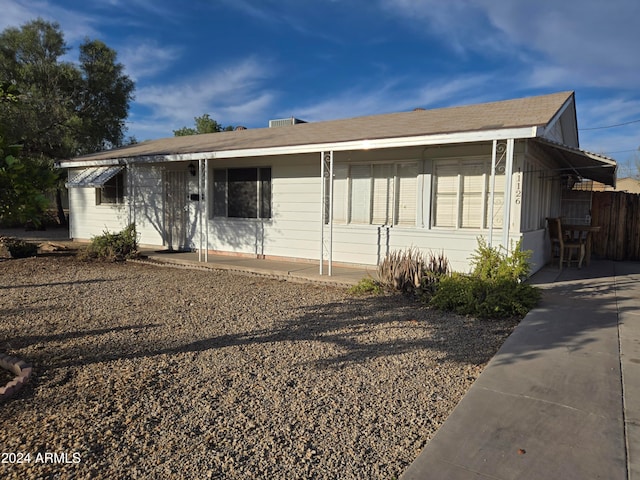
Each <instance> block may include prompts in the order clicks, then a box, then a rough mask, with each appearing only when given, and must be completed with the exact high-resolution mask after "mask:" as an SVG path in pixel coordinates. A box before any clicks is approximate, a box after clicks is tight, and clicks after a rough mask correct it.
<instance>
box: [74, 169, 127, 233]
mask: <svg viewBox="0 0 640 480" xmlns="http://www.w3.org/2000/svg"><path fill="white" fill-rule="evenodd" d="M80 171H81V169H71V170H70V171H69V178H73V177H74V176H75V175H76V174H77V173H79V172H80ZM128 199H129V196H126V197H125V199H124V203H123V204H118V205H96V192H95V188H69V211H70V214H69V236H70V237H71V238H73V239H77V240H89V239H91V238H92V237H94V236H96V235H101V234H102V233H103V232H104V231H106V230H108V231H110V232H113V231H120V230H122V228H123V226H126V225H127V224H128V219H129V208H128V206H127V201H128Z"/></svg>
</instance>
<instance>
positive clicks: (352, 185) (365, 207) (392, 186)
mask: <svg viewBox="0 0 640 480" xmlns="http://www.w3.org/2000/svg"><path fill="white" fill-rule="evenodd" d="M417 176H418V165H417V163H376V164H367V165H336V166H335V167H334V185H333V192H334V205H333V220H334V222H336V223H351V224H365V225H404V226H415V224H416V213H417V207H416V204H417Z"/></svg>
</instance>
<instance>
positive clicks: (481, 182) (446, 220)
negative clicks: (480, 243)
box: [433, 159, 504, 229]
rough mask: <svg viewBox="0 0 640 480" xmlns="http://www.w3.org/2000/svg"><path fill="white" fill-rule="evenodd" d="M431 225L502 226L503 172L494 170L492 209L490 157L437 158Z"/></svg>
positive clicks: (454, 226)
mask: <svg viewBox="0 0 640 480" xmlns="http://www.w3.org/2000/svg"><path fill="white" fill-rule="evenodd" d="M433 189H434V203H433V209H434V212H433V226H434V227H446V228H469V229H482V228H487V227H488V226H489V225H490V223H491V222H490V219H491V213H493V226H494V227H501V226H502V218H503V205H502V204H503V198H504V173H502V174H498V173H496V176H495V182H494V192H495V193H494V198H493V211H492V209H491V205H490V203H491V160H490V159H468V160H457V159H456V160H453V159H447V160H436V161H435V162H434V169H433Z"/></svg>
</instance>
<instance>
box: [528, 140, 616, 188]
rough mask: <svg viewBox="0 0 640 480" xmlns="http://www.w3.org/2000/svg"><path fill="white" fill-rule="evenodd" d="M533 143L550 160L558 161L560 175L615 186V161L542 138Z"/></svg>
mask: <svg viewBox="0 0 640 480" xmlns="http://www.w3.org/2000/svg"><path fill="white" fill-rule="evenodd" d="M535 141H536V142H537V143H538V145H540V146H541V147H542V149H543V150H544V151H545V152H546V153H547V154H548V155H549V156H550V157H551V158H555V159H557V160H558V161H559V163H560V165H561V170H562V173H566V174H577V175H579V176H581V177H582V178H588V179H589V180H595V181H596V182H600V183H604V184H605V185H611V186H612V187H615V186H616V168H617V164H616V161H615V160H613V159H611V158H609V157H605V156H603V155H597V154H595V153H590V152H586V151H584V150H580V149H579V148H573V147H569V146H567V145H562V144H560V143H556V142H552V141H550V140H546V139H544V138H536V139H535Z"/></svg>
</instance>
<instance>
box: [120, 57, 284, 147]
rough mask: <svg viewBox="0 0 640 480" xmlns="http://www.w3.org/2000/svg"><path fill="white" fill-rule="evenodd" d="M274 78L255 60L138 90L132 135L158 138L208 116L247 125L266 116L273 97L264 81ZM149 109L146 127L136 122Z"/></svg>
mask: <svg viewBox="0 0 640 480" xmlns="http://www.w3.org/2000/svg"><path fill="white" fill-rule="evenodd" d="M270 74H271V72H270V70H269V69H268V68H267V67H265V65H264V63H263V62H258V61H257V60H256V59H255V58H247V59H245V60H244V61H241V62H238V63H235V64H233V65H228V66H226V67H222V68H221V67H216V68H215V69H212V70H211V71H207V72H204V73H200V74H198V75H197V76H194V77H189V78H185V79H182V80H179V81H176V82H173V83H171V84H163V85H152V86H147V87H142V88H139V89H138V91H137V93H136V101H135V105H134V108H133V109H132V116H131V119H132V125H131V126H130V130H131V133H133V134H134V135H135V136H137V137H140V138H146V137H145V135H143V134H141V133H139V132H141V131H142V132H144V131H146V132H147V134H152V135H155V136H157V135H158V133H160V132H162V131H164V132H166V133H165V134H166V135H170V132H171V131H172V130H175V129H177V128H180V127H182V126H191V125H193V119H194V117H197V116H200V115H202V114H204V113H209V114H210V115H211V117H212V118H214V119H216V120H217V121H219V122H220V123H222V124H231V123H234V124H235V123H241V124H245V125H246V124H247V122H248V120H250V121H253V120H254V119H255V118H256V117H262V116H264V111H265V110H266V109H267V108H268V107H269V106H270V105H271V103H272V101H273V99H274V96H273V94H272V93H271V92H269V91H266V90H264V89H263V86H262V80H263V79H264V78H265V77H267V76H269V75H270ZM139 108H141V109H148V110H149V111H150V112H151V114H150V115H147V117H148V118H149V119H150V120H148V121H147V122H146V123H144V124H143V123H140V122H138V121H137V120H136V115H135V110H136V109H139Z"/></svg>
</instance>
